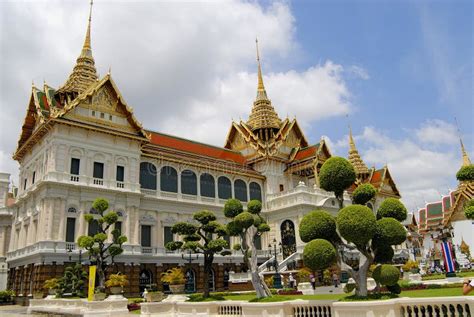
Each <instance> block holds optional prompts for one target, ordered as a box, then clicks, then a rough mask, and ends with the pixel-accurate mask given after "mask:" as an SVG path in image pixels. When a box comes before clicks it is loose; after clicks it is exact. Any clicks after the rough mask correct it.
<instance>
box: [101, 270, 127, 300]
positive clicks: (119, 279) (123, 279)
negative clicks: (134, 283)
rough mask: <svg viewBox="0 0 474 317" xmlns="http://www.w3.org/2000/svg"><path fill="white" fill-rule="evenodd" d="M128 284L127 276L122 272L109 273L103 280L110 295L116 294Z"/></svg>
mask: <svg viewBox="0 0 474 317" xmlns="http://www.w3.org/2000/svg"><path fill="white" fill-rule="evenodd" d="M127 285H128V280H127V276H126V275H123V274H120V273H118V274H111V275H110V276H109V279H108V280H107V281H106V282H105V286H107V287H108V288H109V289H110V292H111V293H112V295H118V294H120V293H121V292H122V289H123V287H124V286H127Z"/></svg>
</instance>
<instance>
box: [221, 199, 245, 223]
mask: <svg viewBox="0 0 474 317" xmlns="http://www.w3.org/2000/svg"><path fill="white" fill-rule="evenodd" d="M243 211H244V207H243V206H242V203H241V202H240V200H238V199H228V200H227V201H226V203H225V205H224V215H225V216H226V217H227V218H234V217H235V216H237V215H238V214H240V213H241V212H243Z"/></svg>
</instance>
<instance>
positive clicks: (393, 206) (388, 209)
mask: <svg viewBox="0 0 474 317" xmlns="http://www.w3.org/2000/svg"><path fill="white" fill-rule="evenodd" d="M384 217H391V218H395V219H397V220H398V221H404V220H405V219H407V209H406V208H405V206H404V205H403V203H402V202H401V201H400V200H398V199H396V198H387V199H385V200H384V201H383V202H382V204H380V207H379V209H378V211H377V219H381V218H384Z"/></svg>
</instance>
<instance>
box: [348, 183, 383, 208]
mask: <svg viewBox="0 0 474 317" xmlns="http://www.w3.org/2000/svg"><path fill="white" fill-rule="evenodd" d="M376 192H377V191H376V190H375V187H374V186H373V185H371V184H361V185H359V186H357V188H356V189H355V190H354V192H353V193H352V200H353V202H354V203H355V204H359V205H365V204H366V203H368V202H369V201H370V200H371V199H372V198H374V197H375V194H376Z"/></svg>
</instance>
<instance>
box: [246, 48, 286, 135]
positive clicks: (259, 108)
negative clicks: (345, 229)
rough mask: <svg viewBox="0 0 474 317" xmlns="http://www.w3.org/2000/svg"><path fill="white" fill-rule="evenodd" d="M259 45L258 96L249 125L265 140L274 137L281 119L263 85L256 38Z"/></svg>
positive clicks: (258, 60)
mask: <svg viewBox="0 0 474 317" xmlns="http://www.w3.org/2000/svg"><path fill="white" fill-rule="evenodd" d="M255 43H256V46H257V65H258V85H257V98H256V99H255V101H254V103H253V107H252V112H251V113H250V116H249V119H248V121H247V125H249V126H250V127H251V129H252V131H253V132H254V133H255V134H256V135H257V136H258V137H259V138H260V139H261V140H264V141H268V140H270V139H272V138H273V137H274V134H275V133H276V132H277V131H278V130H279V129H280V125H281V119H280V118H279V117H278V114H277V113H276V112H275V109H274V108H273V106H272V103H271V101H270V100H269V99H268V97H267V92H266V90H265V86H264V85H263V76H262V66H261V65H260V54H259V51H258V40H255Z"/></svg>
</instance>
